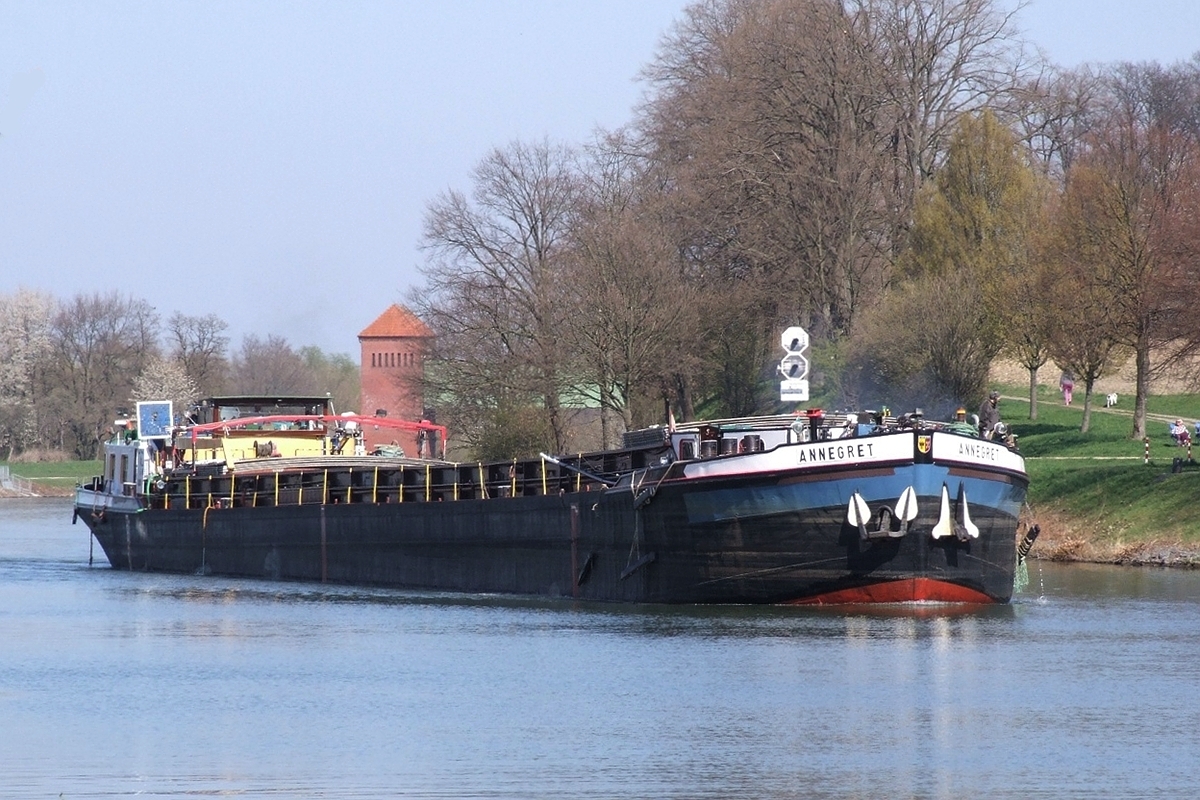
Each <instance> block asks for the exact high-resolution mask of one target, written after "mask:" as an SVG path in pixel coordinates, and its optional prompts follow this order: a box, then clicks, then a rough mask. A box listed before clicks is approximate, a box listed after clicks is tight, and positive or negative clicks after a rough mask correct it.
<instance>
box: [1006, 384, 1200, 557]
mask: <svg viewBox="0 0 1200 800" xmlns="http://www.w3.org/2000/svg"><path fill="white" fill-rule="evenodd" d="M1004 394H1005V399H1004V400H1003V401H1002V403H1001V412H1002V414H1003V417H1004V419H1005V421H1006V422H1008V423H1009V424H1010V425H1012V426H1013V429H1014V430H1015V431H1016V433H1017V434H1018V437H1019V442H1020V447H1021V453H1022V454H1023V455H1024V456H1025V459H1026V467H1027V469H1028V471H1029V478H1030V492H1029V503H1030V507H1031V509H1032V516H1033V520H1034V521H1035V522H1037V523H1038V524H1040V525H1041V526H1042V535H1041V538H1040V539H1039V540H1038V543H1037V547H1036V548H1035V550H1034V555H1036V556H1040V557H1042V558H1054V559H1060V560H1085V561H1102V562H1112V563H1123V564H1176V565H1193V566H1200V467H1198V466H1197V465H1196V463H1195V462H1194V461H1187V450H1186V449H1185V448H1181V447H1177V446H1175V445H1174V444H1173V442H1172V441H1171V438H1170V435H1169V434H1168V430H1167V422H1166V421H1165V420H1167V419H1168V418H1169V419H1174V418H1176V417H1182V418H1183V419H1184V420H1185V421H1186V422H1187V423H1188V426H1189V428H1192V425H1193V424H1194V422H1195V420H1197V419H1200V397H1198V396H1196V395H1160V396H1154V397H1151V398H1150V399H1149V401H1148V404H1147V413H1148V415H1150V419H1148V421H1147V435H1148V436H1149V437H1150V447H1149V463H1146V452H1147V451H1146V445H1145V444H1144V443H1143V442H1142V441H1139V440H1134V439H1132V438H1130V434H1131V433H1132V430H1133V415H1132V404H1133V400H1132V397H1122V398H1120V400H1119V401H1118V405H1117V407H1116V408H1114V409H1105V408H1104V407H1103V400H1104V398H1103V397H1100V398H1096V399H1097V400H1099V403H1100V408H1093V409H1092V417H1091V426H1090V430H1089V431H1088V433H1086V434H1083V433H1080V432H1079V427H1080V424H1081V423H1082V421H1083V408H1082V398H1081V397H1080V396H1079V395H1078V394H1077V395H1076V397H1075V404H1074V405H1073V406H1072V407H1070V408H1067V407H1064V406H1063V404H1062V397H1061V396H1060V395H1059V394H1058V392H1056V391H1053V390H1052V389H1050V388H1044V389H1043V390H1042V392H1041V394H1039V398H1038V418H1037V419H1036V420H1030V419H1029V404H1028V402H1027V401H1024V400H1017V399H1009V398H1016V397H1024V396H1026V395H1027V390H1025V391H1023V389H1022V387H1017V386H1010V387H1005V391H1004ZM1194 457H1196V458H1200V445H1198V446H1197V448H1196V449H1195V452H1194ZM1175 459H1183V460H1184V461H1183V462H1182V463H1181V464H1179V465H1178V467H1177V466H1176V464H1175ZM1175 469H1179V470H1180V471H1178V472H1176V471H1175Z"/></svg>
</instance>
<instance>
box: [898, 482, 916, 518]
mask: <svg viewBox="0 0 1200 800" xmlns="http://www.w3.org/2000/svg"><path fill="white" fill-rule="evenodd" d="M896 516H897V517H899V518H900V519H901V520H902V521H904V522H912V521H913V520H914V519H916V518H917V493H916V491H915V490H914V489H913V487H911V486H909V487H908V488H907V489H905V490H904V491H903V492H901V493H900V499H899V500H897V501H896Z"/></svg>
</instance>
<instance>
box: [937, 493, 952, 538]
mask: <svg viewBox="0 0 1200 800" xmlns="http://www.w3.org/2000/svg"><path fill="white" fill-rule="evenodd" d="M952 533H954V526H953V524H952V523H951V522H950V492H949V490H947V489H946V484H944V483H943V484H942V508H941V510H940V511H939V512H938V521H937V524H936V525H934V526H933V538H935V539H940V538H942V537H943V536H949V535H950V534H952Z"/></svg>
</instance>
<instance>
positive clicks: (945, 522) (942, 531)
mask: <svg viewBox="0 0 1200 800" xmlns="http://www.w3.org/2000/svg"><path fill="white" fill-rule="evenodd" d="M955 506H957V509H958V519H957V520H953V521H952V518H951V516H950V490H949V489H947V488H946V484H944V483H943V484H942V504H941V509H940V511H939V513H938V521H937V524H936V525H934V526H933V530H932V531H931V533H932V535H933V538H935V539H940V538H942V537H943V536H950V535H954V536H955V537H956V538H957V539H958V540H959V541H960V542H965V541H967V540H968V539H978V538H979V526H978V525H976V524H975V523H974V522H972V521H971V510H970V507H969V506H968V505H967V489H966V487H965V486H963V485H962V484H961V483H960V484H959V485H958V499H957V500H956V501H955Z"/></svg>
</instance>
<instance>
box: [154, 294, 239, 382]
mask: <svg viewBox="0 0 1200 800" xmlns="http://www.w3.org/2000/svg"><path fill="white" fill-rule="evenodd" d="M228 329H229V325H228V324H226V323H225V321H224V320H222V319H221V318H220V317H218V316H217V315H216V314H206V315H204V316H191V315H188V314H183V313H180V312H178V311H177V312H175V313H174V314H172V315H171V318H170V319H169V320H167V342H168V349H169V350H170V353H171V357H172V358H174V359H175V360H176V361H178V362H179V363H180V364H181V365H182V366H183V369H184V371H185V372H186V373H187V374H188V375H189V376H191V378H192V380H193V381H195V383H196V386H197V387H198V389H199V391H200V393H201V394H203V395H215V394H219V393H220V392H221V387H222V384H223V383H224V381H225V377H226V372H227V371H228V369H229V364H228V361H227V359H226V350H227V348H228V347H229V337H228V336H226V335H225V331H226V330H228Z"/></svg>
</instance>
